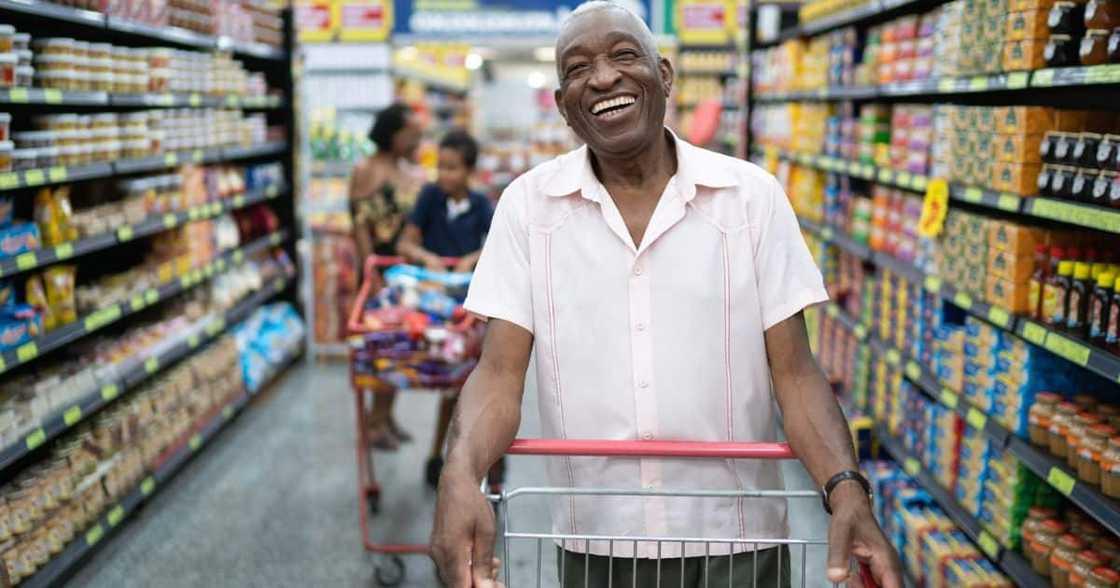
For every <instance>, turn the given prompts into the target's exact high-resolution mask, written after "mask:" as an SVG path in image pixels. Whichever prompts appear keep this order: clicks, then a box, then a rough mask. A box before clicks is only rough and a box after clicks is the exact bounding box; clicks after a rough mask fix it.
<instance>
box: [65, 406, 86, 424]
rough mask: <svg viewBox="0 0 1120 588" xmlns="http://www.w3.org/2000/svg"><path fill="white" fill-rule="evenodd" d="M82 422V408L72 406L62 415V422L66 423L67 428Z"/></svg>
mask: <svg viewBox="0 0 1120 588" xmlns="http://www.w3.org/2000/svg"><path fill="white" fill-rule="evenodd" d="M80 420H82V407H80V406H71V407H70V408H68V409H66V412H64V413H62V422H64V423H66V426H67V427H69V426H70V425H73V424H74V423H76V422H78V421H80Z"/></svg>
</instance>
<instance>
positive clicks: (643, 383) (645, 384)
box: [638, 380, 649, 388]
mask: <svg viewBox="0 0 1120 588" xmlns="http://www.w3.org/2000/svg"><path fill="white" fill-rule="evenodd" d="M638 387H639V388H649V382H647V381H645V380H642V381H641V382H638Z"/></svg>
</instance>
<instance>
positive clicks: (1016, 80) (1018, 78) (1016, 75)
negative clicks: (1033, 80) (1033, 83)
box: [1007, 71, 1030, 90]
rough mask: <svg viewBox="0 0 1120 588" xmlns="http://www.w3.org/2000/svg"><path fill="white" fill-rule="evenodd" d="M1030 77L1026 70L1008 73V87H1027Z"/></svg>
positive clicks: (1010, 88) (1012, 88) (1013, 88)
mask: <svg viewBox="0 0 1120 588" xmlns="http://www.w3.org/2000/svg"><path fill="white" fill-rule="evenodd" d="M1029 78H1030V74H1028V73H1027V72H1025V71H1013V72H1011V73H1009V74H1007V89H1008V90H1018V89H1020V88H1026V87H1027V82H1028V80H1029Z"/></svg>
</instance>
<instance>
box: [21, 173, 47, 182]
mask: <svg viewBox="0 0 1120 588" xmlns="http://www.w3.org/2000/svg"><path fill="white" fill-rule="evenodd" d="M23 183H24V185H26V186H41V185H43V184H45V183H47V174H45V173H43V170H41V169H29V170H27V171H25V172H23Z"/></svg>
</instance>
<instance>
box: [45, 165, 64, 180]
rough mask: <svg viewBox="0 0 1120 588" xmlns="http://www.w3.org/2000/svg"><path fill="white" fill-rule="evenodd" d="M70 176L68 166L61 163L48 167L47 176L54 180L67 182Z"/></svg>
mask: <svg viewBox="0 0 1120 588" xmlns="http://www.w3.org/2000/svg"><path fill="white" fill-rule="evenodd" d="M68 176H69V173H68V172H67V171H66V168H64V167H62V166H60V165H56V166H54V167H52V168H48V169H47V177H48V178H50V180H51V181H52V182H65V181H66V178H67V177H68Z"/></svg>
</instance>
